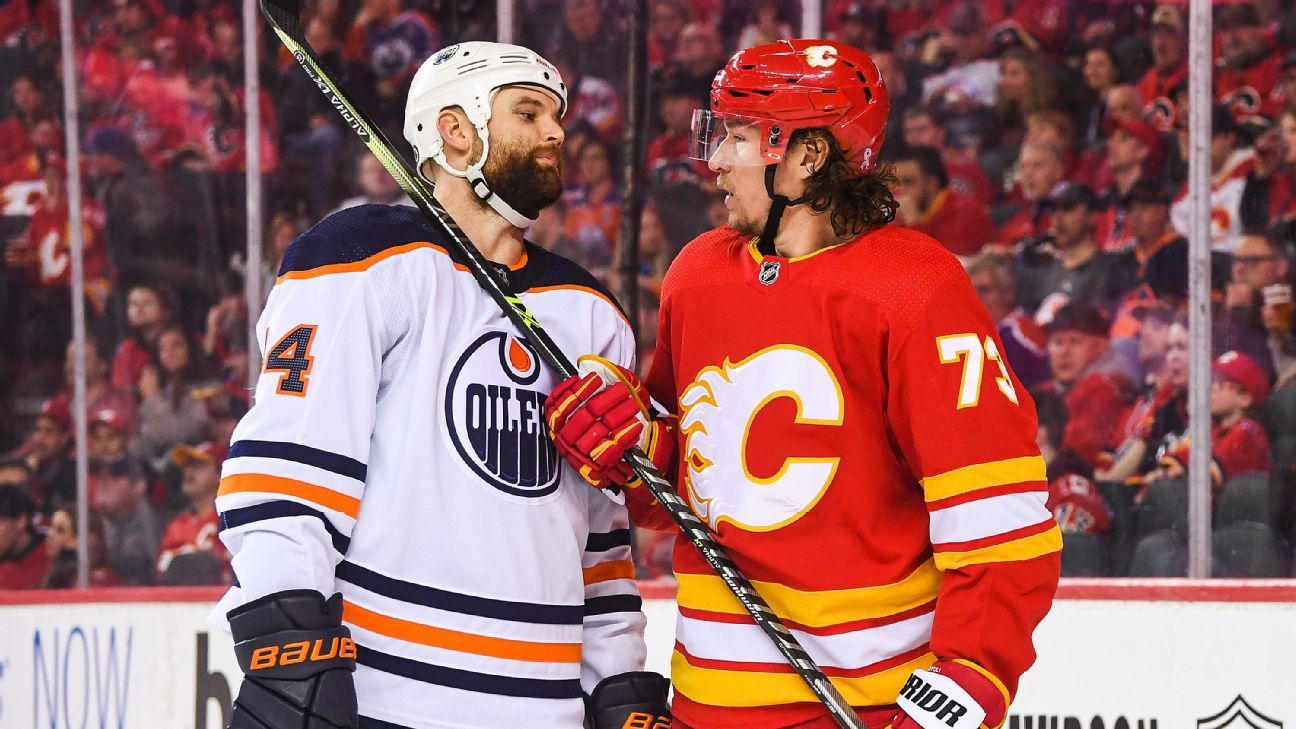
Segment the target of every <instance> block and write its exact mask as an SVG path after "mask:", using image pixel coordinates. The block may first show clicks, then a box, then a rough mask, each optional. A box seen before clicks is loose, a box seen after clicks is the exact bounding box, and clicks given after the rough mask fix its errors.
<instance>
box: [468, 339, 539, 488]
mask: <svg viewBox="0 0 1296 729" xmlns="http://www.w3.org/2000/svg"><path fill="white" fill-rule="evenodd" d="M540 369H541V368H540V358H539V357H538V356H537V355H536V353H535V351H534V350H533V349H531V347H530V345H528V344H526V343H525V342H523V341H521V340H520V339H518V338H517V337H515V336H513V335H511V334H508V333H506V332H498V331H497V332H488V333H486V334H483V335H482V336H481V337H478V338H477V340H476V341H474V342H473V343H472V344H470V345H468V347H467V348H466V349H465V350H464V353H463V354H462V355H460V356H459V360H458V361H457V362H455V365H454V368H453V369H452V370H451V372H450V379H449V381H448V383H447V385H446V394H445V417H446V426H447V427H446V430H447V432H448V433H449V434H450V440H451V441H452V442H453V443H454V447H455V450H456V451H457V452H458V453H459V456H460V457H461V458H463V460H464V463H465V464H467V466H468V468H469V469H470V470H472V472H473V473H475V474H477V476H479V477H480V478H481V479H482V481H484V482H485V483H488V484H490V485H491V486H493V487H495V488H496V489H498V490H500V491H503V492H504V493H506V494H510V495H512V496H521V497H524V498H540V497H542V496H548V495H549V494H552V493H553V492H554V491H556V490H557V489H558V476H559V473H560V461H559V458H558V454H557V452H556V451H555V450H554V446H553V443H552V442H550V440H549V436H548V434H547V433H546V432H545V425H544V401H545V393H544V392H543V391H542V390H540V389H537V388H535V387H534V385H535V384H536V383H537V381H538V380H539V379H540Z"/></svg>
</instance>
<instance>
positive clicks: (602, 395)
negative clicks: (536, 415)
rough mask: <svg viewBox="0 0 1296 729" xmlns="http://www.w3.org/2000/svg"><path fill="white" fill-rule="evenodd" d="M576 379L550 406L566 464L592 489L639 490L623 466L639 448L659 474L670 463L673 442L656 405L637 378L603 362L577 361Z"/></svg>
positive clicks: (553, 430) (553, 431) (548, 419)
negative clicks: (624, 458)
mask: <svg viewBox="0 0 1296 729" xmlns="http://www.w3.org/2000/svg"><path fill="white" fill-rule="evenodd" d="M576 370H577V373H578V374H577V375H576V376H574V377H569V378H568V379H566V380H564V381H563V382H561V383H559V385H558V387H556V388H554V391H553V392H552V393H551V394H550V395H549V398H548V399H547V400H546V401H545V420H546V422H547V423H548V425H549V435H550V437H551V438H553V442H554V446H555V447H556V448H557V449H558V452H559V453H560V454H562V456H563V458H566V459H567V462H568V463H570V464H571V465H572V468H575V469H576V471H577V472H578V473H579V474H580V475H581V476H582V477H583V478H584V479H585V480H586V481H589V482H590V484H591V485H592V486H595V487H598V488H607V487H609V486H614V485H627V486H630V487H631V488H633V487H634V486H637V485H638V479H636V478H634V472H633V471H632V470H631V468H630V467H629V466H628V465H626V464H625V463H623V462H622V461H621V458H622V456H624V455H625V452H626V451H628V450H630V448H631V447H632V446H639V447H640V448H641V449H642V450H643V451H644V453H645V454H646V455H647V456H648V457H649V458H650V459H652V461H653V463H654V464H656V465H657V466H658V467H659V468H662V467H664V466H665V465H666V464H667V463H669V461H670V456H671V454H672V452H673V447H674V438H673V437H672V436H671V434H670V432H669V430H668V428H667V427H666V426H665V424H664V423H663V422H662V421H661V420H658V419H657V418H655V417H653V411H652V406H651V402H652V401H651V399H650V398H649V396H648V391H647V390H646V389H644V386H643V383H642V382H640V381H639V378H638V377H636V376H635V374H634V373H633V372H631V371H630V370H627V369H625V368H624V367H620V366H618V365H615V364H613V363H612V362H609V361H608V360H606V359H603V358H602V357H596V356H594V355H586V356H584V357H581V358H580V359H579V360H578V361H577V365H576Z"/></svg>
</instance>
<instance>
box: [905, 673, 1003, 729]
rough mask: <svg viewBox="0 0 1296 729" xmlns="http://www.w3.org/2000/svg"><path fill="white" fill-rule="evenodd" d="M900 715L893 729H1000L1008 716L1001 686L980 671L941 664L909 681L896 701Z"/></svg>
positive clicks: (915, 675) (914, 676)
mask: <svg viewBox="0 0 1296 729" xmlns="http://www.w3.org/2000/svg"><path fill="white" fill-rule="evenodd" d="M896 704H897V705H899V707H900V712H899V713H897V714H896V717H895V720H893V721H892V722H891V729H979V727H981V726H983V725H984V726H988V727H997V726H999V725H1000V724H1002V723H1003V721H1004V718H1005V717H1006V715H1007V713H1008V706H1007V705H1006V704H1005V703H1004V695H1003V694H1002V693H1001V692H1000V691H999V687H998V686H996V685H995V684H994V682H993V681H991V680H990V679H989V678H986V676H985V675H984V674H982V673H981V672H980V671H978V670H976V669H975V668H972V667H970V666H965V665H963V664H961V663H955V662H953V661H937V662H936V663H935V664H934V665H933V666H932V667H931V668H929V669H927V670H926V671H924V670H921V669H919V670H917V671H914V672H913V675H911V676H909V679H908V680H907V681H905V685H904V688H902V689H900V697H899V698H898V699H896Z"/></svg>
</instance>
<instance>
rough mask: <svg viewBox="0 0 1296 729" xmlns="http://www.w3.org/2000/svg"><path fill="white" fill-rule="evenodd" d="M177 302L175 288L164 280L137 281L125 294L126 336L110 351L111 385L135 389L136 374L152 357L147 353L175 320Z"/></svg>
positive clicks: (130, 390) (140, 372)
mask: <svg viewBox="0 0 1296 729" xmlns="http://www.w3.org/2000/svg"><path fill="white" fill-rule="evenodd" d="M178 307H179V303H178V301H177V299H176V294H175V290H174V289H172V288H171V287H170V286H169V285H167V284H164V283H140V284H136V285H135V286H132V287H131V288H130V292H129V293H128V294H127V295H126V324H127V325H128V327H129V330H128V332H127V335H126V337H125V338H123V339H122V341H121V344H118V345H117V351H116V352H114V353H113V361H112V384H113V387H116V388H118V389H120V390H125V391H128V392H134V393H138V392H139V381H140V376H141V375H143V373H144V369H145V368H146V367H147V366H148V365H149V363H150V361H151V360H152V355H151V354H150V352H152V351H153V348H154V347H155V346H156V344H157V338H158V335H160V334H161V333H162V330H164V329H166V328H167V327H168V326H171V325H172V324H173V323H175V321H176V318H177V315H178Z"/></svg>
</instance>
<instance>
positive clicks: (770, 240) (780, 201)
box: [756, 164, 805, 256]
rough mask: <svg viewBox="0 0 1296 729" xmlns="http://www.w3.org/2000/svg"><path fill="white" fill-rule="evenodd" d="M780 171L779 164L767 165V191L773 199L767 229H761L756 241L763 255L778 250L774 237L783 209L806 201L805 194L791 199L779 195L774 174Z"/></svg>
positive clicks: (776, 253)
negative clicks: (775, 186)
mask: <svg viewBox="0 0 1296 729" xmlns="http://www.w3.org/2000/svg"><path fill="white" fill-rule="evenodd" d="M777 172H778V165H776V164H771V165H765V193H766V194H767V195H769V198H770V200H771V203H770V210H769V216H768V217H767V218H765V230H763V231H761V234H760V239H759V240H757V242H756V250H758V251H760V254H761V255H762V256H776V255H778V252H777V251H775V250H774V237H775V236H777V235H778V229H779V225H780V224H781V223H782V222H783V211H784V210H786V209H787V208H788V207H789V206H792V205H800V204H801V203H803V202H805V196H804V195H802V196H801V197H799V198H797V199H795V200H791V199H788V196H787V195H779V194H778V193H776V192H774V175H775V174H776V173H777Z"/></svg>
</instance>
